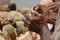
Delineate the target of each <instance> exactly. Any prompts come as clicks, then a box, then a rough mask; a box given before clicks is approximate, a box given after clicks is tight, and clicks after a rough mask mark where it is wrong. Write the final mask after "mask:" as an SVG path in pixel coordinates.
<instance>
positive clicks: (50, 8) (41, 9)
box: [33, 3, 58, 32]
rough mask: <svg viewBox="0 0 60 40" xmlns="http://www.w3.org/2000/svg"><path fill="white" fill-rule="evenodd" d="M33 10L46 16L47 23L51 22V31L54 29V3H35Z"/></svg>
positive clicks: (55, 10)
mask: <svg viewBox="0 0 60 40" xmlns="http://www.w3.org/2000/svg"><path fill="white" fill-rule="evenodd" d="M33 10H35V11H37V12H38V13H40V14H43V15H45V16H47V23H51V24H53V28H52V30H51V32H53V31H54V26H55V21H56V16H57V13H58V6H57V5H56V4H55V3H50V4H49V5H47V6H45V5H36V6H35V7H34V8H33Z"/></svg>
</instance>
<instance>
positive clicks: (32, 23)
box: [24, 11, 51, 40]
mask: <svg viewBox="0 0 60 40" xmlns="http://www.w3.org/2000/svg"><path fill="white" fill-rule="evenodd" d="M29 13H31V14H32V15H29V14H28V13H27V14H26V16H25V17H26V18H25V19H24V22H25V26H27V27H28V28H29V30H30V31H33V32H36V33H38V34H39V35H40V36H41V40H51V38H50V37H51V32H50V31H49V29H48V27H47V23H46V21H47V20H45V18H46V17H45V16H44V15H41V14H39V13H38V12H36V11H30V12H29Z"/></svg>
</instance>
